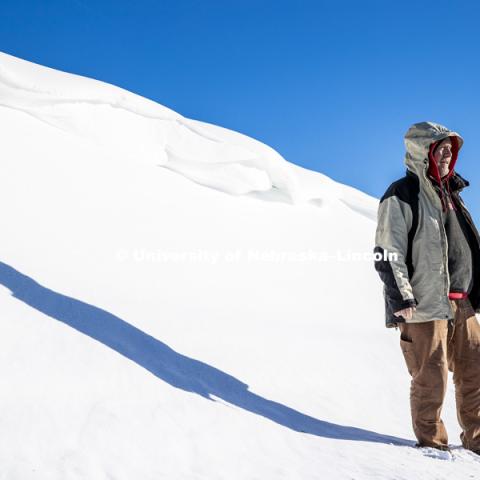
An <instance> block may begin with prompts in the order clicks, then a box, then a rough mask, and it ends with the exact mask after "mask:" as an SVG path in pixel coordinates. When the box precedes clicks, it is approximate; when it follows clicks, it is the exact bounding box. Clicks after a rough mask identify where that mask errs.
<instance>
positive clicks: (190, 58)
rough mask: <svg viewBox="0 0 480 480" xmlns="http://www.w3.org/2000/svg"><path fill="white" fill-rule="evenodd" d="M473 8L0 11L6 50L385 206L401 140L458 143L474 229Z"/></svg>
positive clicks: (219, 6)
mask: <svg viewBox="0 0 480 480" xmlns="http://www.w3.org/2000/svg"><path fill="white" fill-rule="evenodd" d="M479 24H480V3H479V2H474V1H445V0H436V1H435V2H432V1H423V0H417V1H410V0H408V1H404V0H402V1H398V2H394V1H388V0H379V1H371V0H364V1H341V0H339V1H322V0H316V1H309V0H305V1H302V0H290V1H286V0H274V1H273V0H268V1H262V0H257V1H251V0H219V1H217V0H214V1H213V0H203V1H194V0H189V1H187V0H169V1H161V0H136V1H126V0H116V1H113V0H42V1H38V0H1V2H0V50H2V51H4V52H7V53H10V54H12V55H15V56H18V57H21V58H24V59H27V60H30V61H34V62H37V63H40V64H43V65H48V66H50V67H53V68H57V69H60V70H64V71H68V72H73V73H77V74H80V75H85V76H89V77H93V78H97V79H99V80H103V81H106V82H109V83H113V84H115V85H119V86H121V87H124V88H126V89H128V90H131V91H133V92H136V93H138V94H140V95H143V96H145V97H148V98H151V99H153V100H155V101H158V102H160V103H162V104H163V105H166V106H168V107H170V108H172V109H174V110H176V111H178V112H179V113H181V114H183V115H185V116H187V117H191V118H195V119H198V120H203V121H207V122H211V123H215V124H218V125H222V126H224V127H227V128H231V129H234V130H237V131H240V132H243V133H245V134H247V135H250V136H252V137H255V138H257V139H259V140H261V141H263V142H265V143H267V144H269V145H271V146H272V147H274V148H275V149H277V150H278V151H279V152H280V153H281V154H282V155H283V156H284V157H285V158H286V159H287V160H289V161H291V162H293V163H297V164H299V165H303V166H306V167H307V168H310V169H312V170H318V171H321V172H323V173H325V174H327V175H329V176H330V177H332V178H333V179H335V180H338V181H341V182H344V183H346V184H349V185H353V186H355V187H357V188H360V189H361V190H363V191H365V192H367V193H370V194H372V195H374V196H376V197H380V196H381V195H382V194H383V192H384V190H385V189H386V187H387V186H388V184H389V183H390V182H391V181H393V180H395V179H397V178H399V177H400V176H402V175H403V173H404V170H405V167H404V165H403V157H404V145H403V135H404V134H405V132H406V130H407V129H408V127H409V126H410V125H411V124H412V123H415V122H419V121H424V120H431V121H436V122H439V123H442V124H444V125H446V126H448V127H449V128H452V129H455V130H457V131H458V132H459V133H460V134H462V135H463V137H464V139H465V145H464V148H463V149H462V152H461V155H460V157H459V161H458V163H457V170H458V172H459V173H460V174H462V175H463V176H464V177H466V178H467V179H468V180H470V181H471V186H470V187H468V188H467V189H466V190H465V191H464V195H463V197H464V199H465V201H466V202H467V205H468V206H469V207H470V209H471V211H472V213H473V215H474V218H475V220H476V222H477V224H478V225H479V227H480V193H479V190H478V189H479V187H480V169H479V168H478V159H477V157H478V154H479V152H478V146H477V139H478V138H479V134H480V89H479V86H480V65H479V59H480V55H479V51H480V48H479V47H480V34H479V31H480V30H479V28H478V25H479Z"/></svg>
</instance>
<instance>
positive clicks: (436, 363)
mask: <svg viewBox="0 0 480 480" xmlns="http://www.w3.org/2000/svg"><path fill="white" fill-rule="evenodd" d="M449 301H450V303H451V305H452V309H453V312H454V319H453V320H433V321H431V322H424V323H399V324H398V326H399V328H400V332H401V335H400V346H401V349H402V352H403V355H404V357H405V362H406V364H407V368H408V371H409V373H410V375H411V376H412V381H411V386H410V408H411V414H412V424H413V431H414V432H415V436H416V437H417V440H418V443H419V444H420V445H422V446H431V447H439V446H440V447H442V446H445V445H448V436H447V431H446V430H445V426H444V424H443V421H442V419H441V418H440V414H441V410H442V405H443V400H444V398H445V393H446V389H447V378H448V370H450V371H451V372H453V382H454V384H455V400H456V408H457V418H458V422H459V424H460V426H461V428H462V430H463V432H462V433H461V435H460V438H461V441H462V444H463V446H464V447H465V448H468V449H470V450H480V325H479V322H478V320H477V319H476V317H475V312H474V310H473V308H472V305H471V303H470V300H469V299H468V298H466V299H459V300H449Z"/></svg>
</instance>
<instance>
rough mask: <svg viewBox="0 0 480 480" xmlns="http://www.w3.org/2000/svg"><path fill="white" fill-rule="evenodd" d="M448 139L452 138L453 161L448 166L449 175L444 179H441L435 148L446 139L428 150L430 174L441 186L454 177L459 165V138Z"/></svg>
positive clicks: (434, 143)
mask: <svg viewBox="0 0 480 480" xmlns="http://www.w3.org/2000/svg"><path fill="white" fill-rule="evenodd" d="M448 138H450V140H451V142H452V159H451V160H450V164H449V165H448V173H447V174H446V175H445V176H444V177H443V178H440V172H439V171H438V167H437V164H436V162H435V160H434V158H433V151H434V150H435V147H436V146H437V145H438V144H439V143H440V142H443V140H445V139H444V138H442V139H441V140H438V141H436V142H432V143H431V144H430V148H429V150H428V163H429V165H428V173H429V175H431V176H432V177H433V178H434V179H435V180H436V181H437V183H438V184H439V185H440V184H441V182H442V181H443V182H445V181H446V180H448V179H449V178H450V177H451V176H452V175H453V170H454V168H455V164H456V163H457V158H458V138H457V137H455V136H452V137H448Z"/></svg>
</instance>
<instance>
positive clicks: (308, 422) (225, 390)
mask: <svg viewBox="0 0 480 480" xmlns="http://www.w3.org/2000/svg"><path fill="white" fill-rule="evenodd" d="M0 283H1V284H3V285H4V286H5V287H7V288H8V289H9V290H10V291H11V292H12V295H13V296H14V297H15V298H17V299H18V300H21V301H22V302H24V303H26V304H27V305H29V306H31V307H33V308H35V309H36V310H38V311H40V312H42V313H44V314H45V315H48V316H49V317H51V318H54V319H56V320H58V321H60V322H63V323H65V324H67V325H70V326H71V327H73V328H75V329H76V330H78V331H79V332H82V333H84V334H85V335H88V336H89V337H91V338H93V339H95V340H97V341H99V342H101V343H103V344H104V345H106V346H108V347H110V348H111V349H113V350H115V351H117V352H118V353H120V354H121V355H123V356H125V357H127V358H129V359H130V360H132V361H134V362H135V363H136V364H137V365H140V366H141V367H143V368H145V369H146V370H148V371H149V372H151V373H153V374H154V375H155V376H156V377H158V378H160V379H162V380H163V381H165V382H167V383H169V384H170V385H172V386H174V387H176V388H180V389H182V390H185V391H187V392H192V393H195V394H198V395H200V396H202V397H204V398H206V399H209V400H215V399H214V398H211V396H212V395H213V396H215V397H217V398H220V399H222V400H223V401H225V402H228V403H230V404H232V405H236V406H237V407H239V408H242V409H244V410H246V411H248V412H251V413H254V414H256V415H261V416H262V417H265V418H267V419H269V420H271V421H272V422H275V423H278V424H280V425H283V426H284V427H287V428H290V429H292V430H295V431H297V432H305V433H309V434H311V435H317V436H320V437H325V438H333V439H339V440H356V441H363V442H376V443H387V444H394V445H405V446H412V445H413V443H414V442H412V441H409V440H406V439H402V438H398V437H392V436H388V435H382V434H379V433H376V432H372V431H369V430H364V429H361V428H355V427H349V426H343V425H337V424H335V423H330V422H326V421H323V420H318V419H317V418H314V417H311V416H309V415H305V414H303V413H301V412H299V411H297V410H295V409H293V408H290V407H288V406H286V405H283V404H281V403H278V402H275V401H273V400H268V399H266V398H263V397H261V396H260V395H257V394H255V393H253V392H250V391H249V390H248V385H247V384H246V383H243V382H241V381H240V380H238V379H237V378H235V377H233V376H232V375H229V374H228V373H225V372H223V371H221V370H219V369H218V368H215V367H213V366H211V365H208V364H206V363H203V362H201V361H199V360H195V359H194V358H190V357H187V356H185V355H182V354H181V353H178V352H176V351H175V350H173V349H172V348H170V347H169V346H168V345H166V344H165V343H163V342H161V341H160V340H157V339H156V338H153V337H152V336H150V335H148V334H146V333H144V332H142V331H141V330H139V329H138V328H136V327H134V326H132V325H130V324H129V323H127V322H125V321H124V320H122V319H121V318H119V317H117V316H115V315H113V314H111V313H109V312H107V311H105V310H102V309H101V308H98V307H95V306H93V305H89V304H88V303H85V302H82V301H80V300H76V299H74V298H72V297H68V296H66V295H62V294H61V293H58V292H55V291H53V290H50V289H48V288H46V287H43V286H42V285H40V284H39V283H37V282H36V281H35V280H33V279H32V278H30V277H28V276H27V275H24V274H22V273H20V272H18V271H17V270H15V269H14V268H12V267H10V266H9V265H6V264H5V263H2V262H0Z"/></svg>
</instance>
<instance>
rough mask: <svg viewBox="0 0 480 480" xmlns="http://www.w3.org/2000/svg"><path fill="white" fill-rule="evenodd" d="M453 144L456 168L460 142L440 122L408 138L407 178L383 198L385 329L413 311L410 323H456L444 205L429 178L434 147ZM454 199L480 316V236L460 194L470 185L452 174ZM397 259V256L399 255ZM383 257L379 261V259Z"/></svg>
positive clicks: (380, 251)
mask: <svg viewBox="0 0 480 480" xmlns="http://www.w3.org/2000/svg"><path fill="white" fill-rule="evenodd" d="M447 137H450V138H451V139H452V160H451V162H450V168H451V169H453V168H454V166H455V162H456V160H457V156H458V152H459V150H460V148H461V147H462V145H463V139H462V137H461V136H460V135H459V134H458V133H456V132H453V131H451V130H449V129H448V128H446V127H444V126H442V125H439V124H437V123H431V122H422V123H417V124H415V125H413V126H412V127H410V129H409V130H408V132H407V133H406V135H405V146H406V150H407V152H406V155H405V162H404V163H405V165H406V167H407V171H406V175H405V176H404V177H403V178H401V179H399V180H397V181H396V182H393V183H392V184H391V185H390V186H389V188H388V189H387V191H386V192H385V194H384V195H383V196H382V198H381V199H380V204H379V207H378V218H377V230H376V235H375V248H374V253H375V262H374V263H375V269H376V270H377V272H378V273H379V275H380V278H381V280H382V281H383V284H384V287H383V294H384V299H385V314H386V318H385V321H386V326H387V327H394V326H397V323H399V322H404V321H405V319H404V318H403V317H396V316H394V315H393V314H394V312H397V311H399V310H402V309H404V308H407V307H411V306H415V305H416V310H415V311H414V313H413V317H412V319H411V320H409V322H412V323H416V322H426V321H431V320H440V319H451V318H453V312H452V308H451V306H450V302H449V299H448V293H449V287H450V279H449V272H448V242H447V235H446V233H445V227H444V222H443V216H442V215H443V212H442V203H441V200H440V197H439V195H438V194H437V192H436V191H435V189H434V187H433V185H432V182H431V180H430V179H429V178H428V176H427V171H428V166H429V160H428V155H429V150H430V147H431V145H432V143H434V142H437V141H439V140H443V139H444V138H447ZM448 182H449V188H450V191H451V196H452V200H453V201H454V202H455V204H456V205H457V208H458V214H459V215H463V217H464V219H465V224H466V225H467V232H466V234H465V235H466V238H467V241H468V243H469V246H470V248H471V250H472V262H473V265H472V270H473V284H472V289H471V292H470V294H469V298H470V301H471V303H472V306H473V308H474V309H475V311H476V312H479V313H480V236H479V234H478V231H477V229H476V227H475V225H474V223H473V220H472V217H471V215H470V213H469V212H468V210H467V208H466V206H465V204H464V202H463V200H462V198H461V197H460V192H461V191H462V189H463V188H465V187H466V186H468V185H469V182H468V181H467V180H465V179H464V178H462V177H461V176H460V175H459V174H458V173H456V172H455V171H453V173H452V174H451V176H450V177H449V180H448ZM395 254H396V256H395ZM380 257H381V258H380Z"/></svg>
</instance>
